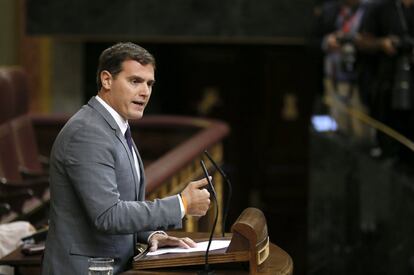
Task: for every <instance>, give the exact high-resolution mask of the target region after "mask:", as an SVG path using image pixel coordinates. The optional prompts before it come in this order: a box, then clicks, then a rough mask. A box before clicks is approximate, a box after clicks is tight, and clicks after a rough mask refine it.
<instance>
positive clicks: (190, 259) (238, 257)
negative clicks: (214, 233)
mask: <svg viewBox="0 0 414 275" xmlns="http://www.w3.org/2000/svg"><path fill="white" fill-rule="evenodd" d="M231 231H232V234H228V236H226V237H224V238H222V237H219V238H214V239H231V241H230V245H229V247H228V248H227V249H220V250H214V251H210V252H209V257H208V263H209V264H225V263H234V262H248V263H249V270H250V272H249V273H250V274H258V268H259V267H260V265H262V264H263V263H264V262H265V261H266V259H267V258H268V256H269V236H268V232H267V224H266V219H265V217H264V215H263V212H262V211H260V210H259V209H257V208H247V209H245V210H244V211H243V212H242V214H241V215H240V216H239V218H238V219H237V220H236V222H235V223H234V224H233V226H232V228H231ZM203 240H205V238H204V239H203ZM196 241H201V239H196ZM204 256H205V252H193V253H184V254H179V253H177V254H163V255H157V256H144V257H142V258H140V259H138V260H136V261H134V262H133V264H132V265H133V270H137V271H138V270H141V271H144V270H145V269H154V268H165V267H182V266H192V265H203V264H204V263H205V257H204Z"/></svg>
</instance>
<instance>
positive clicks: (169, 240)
mask: <svg viewBox="0 0 414 275" xmlns="http://www.w3.org/2000/svg"><path fill="white" fill-rule="evenodd" d="M148 245H149V246H150V248H149V251H151V252H154V251H155V250H157V249H158V248H159V247H164V246H178V247H182V248H190V247H196V245H197V244H196V243H195V242H194V241H193V240H192V239H190V238H187V237H186V238H176V237H173V236H168V235H167V234H159V233H156V234H154V235H153V236H151V239H150V240H149V242H148Z"/></svg>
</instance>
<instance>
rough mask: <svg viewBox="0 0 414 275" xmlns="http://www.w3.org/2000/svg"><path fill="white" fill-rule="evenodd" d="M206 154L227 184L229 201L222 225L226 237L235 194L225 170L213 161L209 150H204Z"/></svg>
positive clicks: (227, 201)
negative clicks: (228, 218)
mask: <svg viewBox="0 0 414 275" xmlns="http://www.w3.org/2000/svg"><path fill="white" fill-rule="evenodd" d="M204 154H205V155H206V156H207V158H208V159H209V160H210V162H211V163H212V164H213V166H214V168H216V170H217V171H219V173H220V175H221V176H222V177H223V179H224V181H225V182H226V183H227V200H226V205H225V207H224V209H223V223H222V236H223V237H224V234H225V232H226V221H227V215H228V214H229V208H230V201H231V196H232V193H233V188H232V185H231V182H230V180H229V179H228V178H227V175H226V173H224V171H223V169H221V168H220V167H219V166H218V164H217V163H216V162H215V161H214V160H213V158H212V157H211V155H210V154H209V152H208V151H207V150H204Z"/></svg>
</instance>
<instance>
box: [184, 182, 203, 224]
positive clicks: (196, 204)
mask: <svg viewBox="0 0 414 275" xmlns="http://www.w3.org/2000/svg"><path fill="white" fill-rule="evenodd" d="M207 184H208V181H207V179H202V180H198V181H192V182H190V183H189V184H188V185H187V186H186V187H185V188H184V190H183V191H182V192H181V196H183V197H184V198H183V199H184V200H185V201H186V202H187V207H186V213H185V214H186V215H190V216H204V215H205V214H206V213H207V210H208V208H209V207H210V193H209V192H208V191H207V189H205V188H203V189H200V188H202V187H203V186H206V185H207Z"/></svg>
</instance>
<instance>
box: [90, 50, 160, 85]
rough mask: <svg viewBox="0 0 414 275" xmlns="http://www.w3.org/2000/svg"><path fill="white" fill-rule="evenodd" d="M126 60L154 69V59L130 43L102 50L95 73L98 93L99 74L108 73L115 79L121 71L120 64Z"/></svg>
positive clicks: (145, 51)
mask: <svg viewBox="0 0 414 275" xmlns="http://www.w3.org/2000/svg"><path fill="white" fill-rule="evenodd" d="M126 60H135V61H137V62H139V63H140V64H142V65H148V64H151V65H153V66H154V69H155V58H154V56H153V55H152V54H150V53H149V52H148V51H147V50H146V49H144V48H143V47H141V46H138V45H137V44H134V43H132V42H122V43H117V44H115V45H113V46H111V47H109V48H107V49H106V50H104V51H103V52H102V53H101V55H100V56H99V64H98V70H97V72H96V85H97V86H98V91H99V90H100V89H101V88H102V83H101V77H100V75H101V72H102V71H108V72H110V73H111V75H112V76H113V77H116V76H117V75H118V74H119V73H120V72H121V71H122V62H124V61H126Z"/></svg>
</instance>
